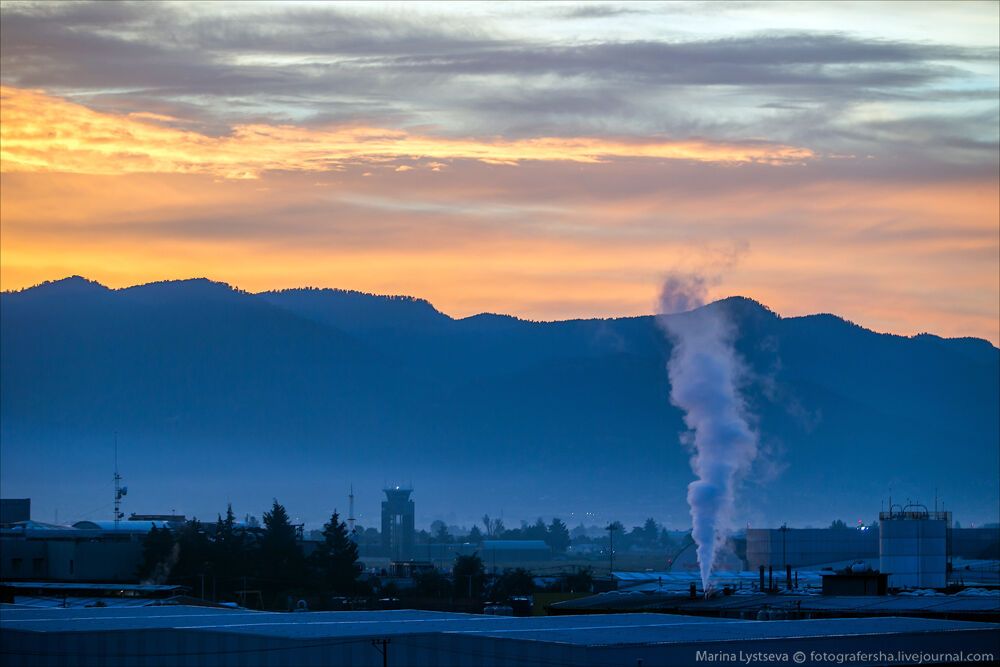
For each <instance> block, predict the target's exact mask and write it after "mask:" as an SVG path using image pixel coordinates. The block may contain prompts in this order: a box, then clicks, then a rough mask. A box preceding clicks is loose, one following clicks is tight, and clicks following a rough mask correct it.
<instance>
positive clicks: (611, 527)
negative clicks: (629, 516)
mask: <svg viewBox="0 0 1000 667" xmlns="http://www.w3.org/2000/svg"><path fill="white" fill-rule="evenodd" d="M615 529H616V528H615V522H614V521H612V522H611V523H609V524H608V527H607V528H606V530H607V531H608V537H609V539H610V544H609V545H608V561H609V562H608V574H609V575H613V574H614V571H615Z"/></svg>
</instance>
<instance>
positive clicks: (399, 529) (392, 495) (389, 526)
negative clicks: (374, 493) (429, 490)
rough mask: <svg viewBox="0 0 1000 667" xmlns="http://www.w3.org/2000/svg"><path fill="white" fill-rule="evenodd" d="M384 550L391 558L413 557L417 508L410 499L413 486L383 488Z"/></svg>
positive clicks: (399, 559)
mask: <svg viewBox="0 0 1000 667" xmlns="http://www.w3.org/2000/svg"><path fill="white" fill-rule="evenodd" d="M382 490H383V491H384V492H385V500H383V501H382V552H383V555H384V556H386V557H388V558H390V559H391V560H396V561H401V560H409V559H411V558H413V544H414V541H415V538H416V529H415V528H414V517H415V510H414V505H413V501H412V500H410V494H411V493H413V489H412V488H401V487H398V486H396V487H393V488H389V489H382Z"/></svg>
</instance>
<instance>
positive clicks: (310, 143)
mask: <svg viewBox="0 0 1000 667" xmlns="http://www.w3.org/2000/svg"><path fill="white" fill-rule="evenodd" d="M0 94H2V97H3V108H2V129H0V132H2V138H3V156H4V161H3V170H4V171H66V172H74V173H89V174H126V173H138V172H145V173H203V174H215V175H217V176H221V177H224V178H256V177H258V176H259V175H260V174H261V173H262V172H265V171H329V170H331V169H335V168H337V167H338V166H339V165H343V164H346V163H361V162H386V161H392V160H399V159H411V160H412V159H424V160H431V161H440V160H476V161H480V162H485V163H490V164H510V165H514V164H518V163H520V162H524V161H565V162H580V163H597V162H602V161H605V160H609V159H615V158H650V159H658V160H688V161H694V162H718V163H728V164H738V163H747V162H763V163H773V164H781V163H797V162H801V161H803V160H807V159H809V158H811V157H813V153H812V151H810V150H809V149H807V148H799V147H794V146H783V145H780V144H770V143H767V142H743V143H733V142H729V143H722V142H710V141H704V140H699V139H667V138H656V137H653V138H647V139H644V140H636V139H619V140H615V139H605V138H596V137H570V138H566V137H537V138H532V139H523V140H505V139H499V138H492V139H476V138H453V137H435V136H430V135H418V134H412V133H409V132H406V131H403V130H391V129H385V128H376V127H357V126H349V127H332V128H324V129H318V128H307V127H296V126H290V125H262V124H257V125H236V126H234V127H233V128H232V131H231V132H230V133H229V134H228V135H225V136H208V135H205V134H201V133H198V132H194V131H190V130H181V129H176V128H172V127H168V126H164V125H163V124H161V123H158V122H153V121H154V120H162V118H161V117H158V116H157V117H154V118H149V116H148V115H146V116H139V115H136V114H131V115H128V116H122V115H115V114H102V113H99V112H96V111H93V110H91V109H88V108H86V107H84V106H82V105H78V104H74V103H72V102H68V101H66V100H64V99H60V98H55V97H51V96H48V95H45V94H44V93H41V92H37V91H28V90H21V89H17V88H9V87H5V88H3V89H2V92H0ZM409 168H412V167H410V166H409V165H404V166H402V167H399V168H397V171H404V170H406V169H409Z"/></svg>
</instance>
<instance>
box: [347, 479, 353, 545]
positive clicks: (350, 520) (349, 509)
mask: <svg viewBox="0 0 1000 667" xmlns="http://www.w3.org/2000/svg"><path fill="white" fill-rule="evenodd" d="M347 499H348V501H349V502H348V505H347V531H348V532H349V533H350V534H351V535H353V534H354V485H353V484H351V493H350V495H348V496H347Z"/></svg>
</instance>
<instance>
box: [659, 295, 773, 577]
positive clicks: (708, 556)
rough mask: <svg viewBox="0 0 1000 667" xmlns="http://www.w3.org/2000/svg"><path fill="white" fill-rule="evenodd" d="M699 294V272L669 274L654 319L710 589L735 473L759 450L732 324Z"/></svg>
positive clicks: (697, 540) (693, 523)
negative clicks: (679, 420)
mask: <svg viewBox="0 0 1000 667" xmlns="http://www.w3.org/2000/svg"><path fill="white" fill-rule="evenodd" d="M705 294H706V284H705V280H704V278H701V277H698V276H680V275H675V276H671V277H670V278H668V279H667V281H666V282H665V283H664V286H663V293H662V296H661V298H660V313H662V315H661V316H660V317H659V322H660V325H661V326H662V327H663V328H664V330H666V332H667V334H668V335H669V337H670V339H671V341H672V343H673V351H672V353H671V355H670V361H669V363H668V364H667V371H668V373H669V375H670V387H671V388H670V402H671V403H673V404H674V405H676V406H677V407H678V408H680V409H681V410H683V411H684V423H685V424H687V427H688V428H689V429H690V434H689V436H690V438H691V441H692V442H693V445H694V454H693V456H692V458H691V468H692V469H693V470H694V472H695V474H696V475H697V477H698V479H697V480H695V481H693V482H691V484H690V485H688V494H687V499H688V505H690V507H691V534H692V537H693V538H694V541H695V544H697V545H698V565H699V568H700V570H701V584H702V589H703V590H704V591H705V593H706V594H708V591H709V590H710V588H709V584H710V580H711V575H712V568H713V566H714V564H715V559H716V554H717V553H718V551H719V548H720V547H721V546H723V545H724V544H725V541H726V537H727V536H728V535H729V532H730V530H731V528H732V518H733V509H734V500H735V498H734V496H735V492H734V489H735V486H736V481H737V479H738V477H739V475H740V473H742V472H745V471H746V470H747V469H748V468H749V466H750V463H751V462H752V461H753V459H754V457H755V456H756V454H757V436H756V434H755V433H754V431H753V429H751V428H750V425H749V424H748V423H747V420H746V418H745V409H744V403H743V399H742V397H741V396H740V385H741V383H742V377H743V374H744V365H743V361H742V360H741V358H740V357H739V355H738V354H737V352H736V349H735V348H734V346H733V339H734V337H735V327H734V325H733V324H732V322H730V320H729V317H728V316H727V315H726V314H725V313H724V312H723V310H722V309H721V308H719V307H718V306H715V307H712V306H710V307H707V308H702V307H701V306H703V305H704V303H705ZM687 311H690V312H687Z"/></svg>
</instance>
